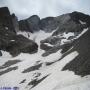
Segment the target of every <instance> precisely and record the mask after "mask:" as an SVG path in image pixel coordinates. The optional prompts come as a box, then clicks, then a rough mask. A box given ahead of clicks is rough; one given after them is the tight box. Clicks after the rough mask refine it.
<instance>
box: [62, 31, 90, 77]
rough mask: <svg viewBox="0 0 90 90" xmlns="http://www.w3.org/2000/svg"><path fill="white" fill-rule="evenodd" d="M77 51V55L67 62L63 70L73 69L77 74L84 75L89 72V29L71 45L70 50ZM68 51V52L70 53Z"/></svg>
mask: <svg viewBox="0 0 90 90" xmlns="http://www.w3.org/2000/svg"><path fill="white" fill-rule="evenodd" d="M73 51H77V52H78V53H79V55H78V56H77V57H76V58H75V59H74V60H73V61H71V62H69V63H68V64H67V65H66V66H65V67H64V68H63V70H67V69H69V70H70V71H74V72H75V73H76V74H77V75H81V76H85V75H89V74H90V29H89V30H88V32H86V33H85V34H84V35H82V36H81V37H80V38H79V39H77V40H76V41H75V43H74V45H73V49H72V50H70V52H73ZM70 52H69V53H70Z"/></svg>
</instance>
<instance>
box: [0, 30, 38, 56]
mask: <svg viewBox="0 0 90 90" xmlns="http://www.w3.org/2000/svg"><path fill="white" fill-rule="evenodd" d="M0 50H5V51H8V52H10V54H11V55H12V56H16V55H18V54H20V53H21V52H23V53H30V54H32V53H35V52H37V50H38V45H37V44H36V43H35V42H34V41H32V40H29V39H27V38H25V37H24V36H22V35H16V34H15V33H13V32H11V31H7V30H4V29H2V30H0Z"/></svg>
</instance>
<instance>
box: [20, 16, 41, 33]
mask: <svg viewBox="0 0 90 90" xmlns="http://www.w3.org/2000/svg"><path fill="white" fill-rule="evenodd" d="M39 22H40V18H39V17H38V16H37V15H33V16H31V17H30V18H28V19H25V20H20V21H19V29H20V30H21V31H28V32H31V33H33V32H35V31H38V30H40V29H39Z"/></svg>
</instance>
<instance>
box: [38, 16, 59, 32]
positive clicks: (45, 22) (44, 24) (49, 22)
mask: <svg viewBox="0 0 90 90" xmlns="http://www.w3.org/2000/svg"><path fill="white" fill-rule="evenodd" d="M58 24H59V22H58V21H56V20H55V18H54V17H47V18H44V19H41V20H40V23H39V27H40V29H41V30H44V31H45V32H52V31H53V30H54V29H56V28H57V26H58Z"/></svg>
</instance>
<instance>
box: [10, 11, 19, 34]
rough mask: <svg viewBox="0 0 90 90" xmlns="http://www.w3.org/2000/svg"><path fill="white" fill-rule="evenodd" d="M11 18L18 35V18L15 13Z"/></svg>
mask: <svg viewBox="0 0 90 90" xmlns="http://www.w3.org/2000/svg"><path fill="white" fill-rule="evenodd" d="M11 17H12V22H13V27H14V29H15V32H16V33H17V32H18V31H19V23H18V18H17V17H16V16H15V14H14V13H13V14H12V15H11Z"/></svg>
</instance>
